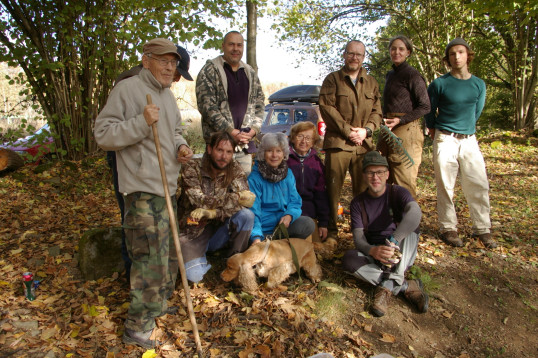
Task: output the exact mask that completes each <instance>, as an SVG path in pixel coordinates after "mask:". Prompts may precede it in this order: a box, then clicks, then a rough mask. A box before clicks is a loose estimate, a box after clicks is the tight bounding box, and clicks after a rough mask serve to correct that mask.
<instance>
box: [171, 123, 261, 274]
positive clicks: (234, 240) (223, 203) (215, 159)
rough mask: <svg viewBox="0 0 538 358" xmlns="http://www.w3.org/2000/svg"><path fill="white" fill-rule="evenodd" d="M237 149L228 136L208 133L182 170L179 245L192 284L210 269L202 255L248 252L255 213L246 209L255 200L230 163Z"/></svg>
mask: <svg viewBox="0 0 538 358" xmlns="http://www.w3.org/2000/svg"><path fill="white" fill-rule="evenodd" d="M236 144H237V143H236V142H235V139H234V137H233V136H232V135H231V134H230V133H229V132H216V133H213V135H211V137H210V139H209V143H208V144H207V147H206V152H205V153H204V156H203V157H202V158H201V159H194V160H191V161H190V162H188V163H186V164H184V165H183V166H182V167H181V180H180V186H181V188H182V194H181V196H180V197H179V200H178V218H179V227H180V236H179V241H180V242H181V249H182V252H183V260H184V262H185V269H186V272H187V279H188V280H189V281H191V282H199V281H201V280H202V278H203V277H204V275H205V274H206V273H207V271H209V269H210V268H211V265H210V264H209V263H208V262H207V259H206V252H208V251H216V250H218V249H221V248H224V247H225V246H227V249H228V251H227V254H226V257H230V256H232V255H234V254H236V253H239V252H243V251H245V250H246V249H247V247H248V242H249V238H250V232H251V231H252V227H253V225H254V214H253V213H252V211H250V210H249V209H247V208H250V207H252V204H253V203H254V199H255V196H254V194H252V193H251V192H250V191H249V187H248V182H247V177H246V176H245V173H244V171H243V170H241V165H240V164H239V163H238V162H237V161H235V160H233V155H234V148H235V146H236Z"/></svg>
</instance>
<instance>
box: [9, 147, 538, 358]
mask: <svg viewBox="0 0 538 358" xmlns="http://www.w3.org/2000/svg"><path fill="white" fill-rule="evenodd" d="M518 138H519V137H518ZM518 138H515V139H512V140H513V141H514V144H513V145H511V146H508V145H506V146H505V144H498V145H497V144H496V145H495V147H496V149H494V150H493V149H492V150H488V147H487V146H486V147H485V149H486V150H485V156H487V159H486V160H487V162H488V166H489V167H488V170H489V171H490V173H493V174H490V186H491V187H492V190H491V202H492V221H493V225H494V228H493V229H494V231H493V237H494V238H495V240H497V241H498V242H499V247H497V248H496V249H493V250H486V249H485V248H484V247H483V246H482V245H481V244H480V243H479V242H477V241H476V240H471V239H469V236H470V226H471V224H470V219H469V213H468V209H467V207H466V205H465V201H464V199H463V198H462V195H461V193H459V192H458V193H457V197H456V199H457V213H458V217H459V219H460V226H459V227H458V228H459V232H460V235H461V237H462V238H464V239H465V240H466V245H465V246H464V247H461V248H454V247H449V246H446V245H445V244H443V243H442V242H441V241H440V240H439V239H438V233H437V231H436V228H437V224H436V220H437V218H436V213H435V212H436V209H435V192H434V189H435V188H434V180H433V173H432V169H431V163H428V162H427V161H425V162H424V163H423V165H422V166H421V174H420V176H419V187H420V190H421V192H420V194H419V195H420V199H419V204H420V206H421V208H422V211H423V218H422V224H421V231H422V233H421V241H420V244H419V249H418V256H417V259H416V261H415V266H414V268H412V269H411V270H410V272H409V277H419V278H421V279H422V281H423V282H424V283H425V286H426V289H427V291H428V292H429V294H430V302H429V310H428V312H427V313H424V314H420V313H418V312H416V311H415V310H414V309H413V307H411V306H410V305H409V304H408V303H407V302H406V301H405V299H403V298H401V297H395V298H393V299H392V301H391V303H390V306H389V312H388V313H387V314H386V315H385V316H384V317H382V318H375V317H373V316H371V315H370V314H369V313H368V312H369V309H370V305H371V303H372V292H373V288H372V287H369V286H368V285H366V284H361V283H359V282H358V281H357V280H356V279H355V278H353V277H351V276H348V275H346V274H344V273H343V271H342V265H341V261H340V260H341V257H342V255H343V253H344V252H345V250H346V249H349V248H352V246H353V242H352V238H351V234H350V233H349V218H348V217H346V216H345V220H344V222H342V223H341V235H340V236H341V237H340V241H339V243H338V247H337V249H336V251H335V252H334V255H333V256H332V257H331V258H329V259H323V260H322V261H321V266H322V269H323V273H324V280H323V281H322V282H320V283H319V284H317V285H313V284H312V283H310V282H309V281H308V280H306V279H305V280H304V281H305V282H304V283H303V284H302V285H299V284H298V281H297V276H296V275H294V276H292V277H291V278H290V279H288V280H287V281H286V282H285V286H284V287H283V289H282V290H267V289H266V288H263V287H261V288H260V290H259V292H258V293H257V294H256V295H249V294H245V293H243V292H241V290H240V289H239V288H238V287H235V286H234V285H232V284H229V283H226V282H223V281H222V280H221V279H220V277H219V273H220V272H221V271H222V269H223V267H224V260H223V259H222V257H221V256H220V255H219V254H218V253H217V254H216V255H210V256H209V261H210V262H211V263H212V264H213V269H212V270H210V272H209V273H208V274H207V275H206V277H205V278H204V281H203V283H201V284H199V285H194V286H192V288H191V293H192V297H193V305H194V307H195V312H196V320H197V322H198V325H199V330H200V332H201V341H202V346H203V349H204V353H205V356H207V357H224V358H225V357H240V358H247V357H263V358H266V357H308V356H310V355H312V354H315V353H318V352H329V353H332V354H333V356H334V357H335V358H341V357H344V358H353V357H361V358H363V357H371V356H373V355H375V354H379V353H388V354H391V355H392V356H394V357H405V358H442V357H446V358H468V357H509V358H511V357H529V358H530V357H538V314H537V311H538V259H537V252H536V243H537V241H536V236H537V235H538V229H537V227H536V217H535V211H536V207H535V205H533V203H535V202H536V196H537V195H538V162H537V161H536V158H537V156H536V154H537V153H538V150H537V148H538V145H537V144H536V143H534V144H533V145H528V144H526V143H527V139H520V141H521V143H523V144H518V143H517V142H516V140H518ZM494 141H497V138H491V140H490V142H493V143H494ZM503 141H504V142H506V139H505V138H503ZM504 142H503V143H504ZM492 147H493V146H492ZM110 180H111V177H110V172H109V169H108V167H107V166H106V164H105V161H104V159H102V158H99V159H95V158H89V159H87V160H85V161H83V162H81V163H54V164H53V165H52V166H50V167H48V168H47V169H46V171H41V172H38V171H34V170H33V168H31V167H30V168H29V167H25V168H23V169H21V170H19V171H18V172H16V173H14V174H13V175H11V176H9V177H4V178H1V179H0V202H1V203H2V209H3V210H1V211H0V223H2V225H1V226H0V357H32V358H34V357H46V358H59V357H98V358H117V357H129V358H134V357H141V356H142V354H144V352H145V351H144V350H143V349H142V348H136V347H134V346H129V345H125V344H123V343H122V341H121V337H122V334H123V322H124V320H125V317H126V312H127V308H128V302H129V296H128V289H127V286H126V283H125V279H124V277H123V276H122V275H119V276H113V277H111V278H104V279H100V280H96V281H87V282H84V281H83V280H82V278H81V277H80V272H79V270H78V262H77V255H78V247H77V245H78V239H79V238H80V236H81V234H82V233H84V232H86V231H87V230H89V229H90V228H95V227H112V226H118V224H119V214H118V210H117V206H116V203H115V199H114V195H113V192H112V191H111V185H110ZM350 200H351V197H350V185H349V180H348V181H346V183H345V185H344V193H343V197H342V204H343V206H344V207H345V208H348V207H349V202H350ZM28 270H29V271H32V272H34V273H35V275H36V277H38V278H39V279H40V280H41V286H40V288H39V289H38V291H37V294H38V298H37V299H36V300H35V301H32V302H29V301H27V300H25V299H24V295H23V290H22V284H21V274H22V272H25V271H28ZM303 278H304V276H303ZM170 304H171V305H174V306H178V307H180V310H179V312H178V313H177V314H175V315H166V316H164V317H161V318H159V319H157V323H158V330H157V333H158V336H159V337H158V338H160V339H162V340H163V343H164V344H163V345H162V346H160V347H159V348H158V349H157V350H156V353H155V354H156V355H157V356H159V357H165V358H168V357H170V358H175V357H192V356H194V353H195V349H194V348H195V346H194V340H193V337H192V334H191V330H192V327H191V325H190V322H189V319H188V315H187V313H186V312H185V304H184V293H183V290H182V288H181V283H180V282H178V284H177V291H176V293H175V294H174V295H173V297H172V299H171V301H170ZM147 357H154V355H151V354H150V355H149V356H148V355H145V356H144V358H147Z"/></svg>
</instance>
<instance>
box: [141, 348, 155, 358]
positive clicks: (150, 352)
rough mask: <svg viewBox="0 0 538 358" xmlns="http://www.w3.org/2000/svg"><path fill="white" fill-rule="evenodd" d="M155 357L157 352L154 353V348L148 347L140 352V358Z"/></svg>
mask: <svg viewBox="0 0 538 358" xmlns="http://www.w3.org/2000/svg"><path fill="white" fill-rule="evenodd" d="M155 357H157V353H155V349H148V350H147V351H145V352H144V354H142V358H155Z"/></svg>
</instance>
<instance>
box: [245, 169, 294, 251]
mask: <svg viewBox="0 0 538 358" xmlns="http://www.w3.org/2000/svg"><path fill="white" fill-rule="evenodd" d="M248 185H249V187H250V191H252V192H253V193H254V194H256V200H255V201H254V205H253V206H252V208H251V210H252V212H253V213H254V215H255V216H256V217H255V219H254V228H253V229H252V234H251V236H250V241H251V242H252V241H254V240H255V239H260V240H263V238H264V235H267V234H272V233H273V231H274V230H275V227H276V226H277V224H278V222H279V221H280V218H282V217H283V216H284V215H291V217H292V221H291V222H293V221H295V220H296V219H297V218H298V217H299V216H301V205H302V204H303V202H302V199H301V196H300V195H299V193H298V192H297V188H296V187H295V177H294V176H293V173H292V172H291V170H290V169H288V174H287V175H286V177H285V178H284V179H282V180H281V181H279V182H276V183H271V182H270V181H268V180H265V179H264V178H263V177H262V175H261V173H260V172H259V170H258V162H255V163H254V166H253V167H252V172H251V173H250V175H249V176H248Z"/></svg>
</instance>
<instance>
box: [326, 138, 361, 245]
mask: <svg viewBox="0 0 538 358" xmlns="http://www.w3.org/2000/svg"><path fill="white" fill-rule="evenodd" d="M361 149H362V148H361ZM364 154H366V153H358V151H357V150H354V151H352V152H346V151H343V150H341V149H327V150H326V151H325V181H326V185H327V195H328V196H329V225H328V228H327V230H328V237H332V238H335V239H336V238H337V236H338V227H337V226H336V222H337V219H338V202H339V201H340V194H341V192H342V187H343V186H344V179H345V178H346V173H347V171H348V170H349V174H350V176H351V185H352V188H353V197H356V196H357V195H359V194H360V193H361V192H363V191H364V190H365V189H366V183H365V182H364V181H363V180H362V158H363V157H364Z"/></svg>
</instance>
